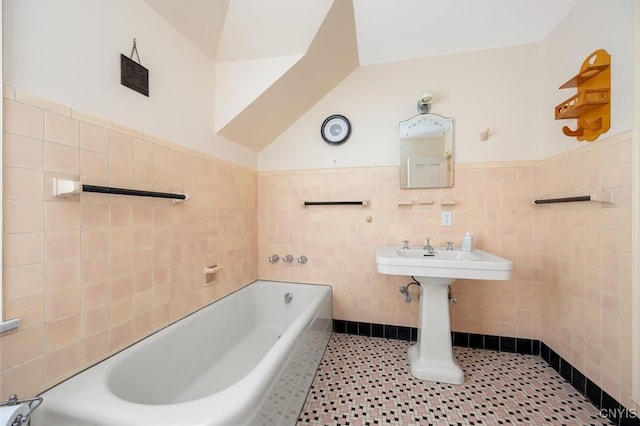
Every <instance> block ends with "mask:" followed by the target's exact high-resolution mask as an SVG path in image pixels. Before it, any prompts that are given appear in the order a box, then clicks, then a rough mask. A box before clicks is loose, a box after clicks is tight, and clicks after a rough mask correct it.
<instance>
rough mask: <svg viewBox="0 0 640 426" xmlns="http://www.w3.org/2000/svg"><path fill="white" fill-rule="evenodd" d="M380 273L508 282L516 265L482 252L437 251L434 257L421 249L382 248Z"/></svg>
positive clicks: (377, 254) (377, 251)
mask: <svg viewBox="0 0 640 426" xmlns="http://www.w3.org/2000/svg"><path fill="white" fill-rule="evenodd" d="M376 263H377V264H378V272H380V273H382V274H390V275H407V276H420V277H431V278H453V279H478V280H509V279H511V270H512V269H513V262H511V261H510V260H507V259H503V258H502V257H499V256H496V255H493V254H491V253H487V252H486V251H483V250H474V251H471V252H469V251H462V250H445V249H436V250H435V254H434V255H433V256H431V255H429V253H428V252H427V251H426V250H423V249H419V248H411V249H402V248H401V247H400V246H382V247H378V249H377V250H376Z"/></svg>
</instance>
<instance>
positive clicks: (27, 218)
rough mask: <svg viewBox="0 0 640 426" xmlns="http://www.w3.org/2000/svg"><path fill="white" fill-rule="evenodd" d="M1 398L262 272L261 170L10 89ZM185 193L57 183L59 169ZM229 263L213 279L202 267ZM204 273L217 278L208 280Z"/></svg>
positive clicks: (62, 173) (49, 379)
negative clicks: (7, 325)
mask: <svg viewBox="0 0 640 426" xmlns="http://www.w3.org/2000/svg"><path fill="white" fill-rule="evenodd" d="M5 97H6V99H5V100H4V141H3V148H4V167H3V172H4V236H3V238H4V246H3V250H4V259H3V261H4V270H3V274H4V275H3V286H4V298H3V299H4V300H3V303H4V305H3V307H4V310H5V317H6V318H13V317H18V318H20V320H21V326H20V328H19V329H18V330H16V331H12V332H8V333H5V334H3V335H2V337H1V338H0V354H1V356H0V371H1V373H0V374H1V376H0V379H1V380H0V383H1V385H0V387H1V389H0V400H6V399H7V398H8V396H9V394H11V393H17V394H18V395H20V396H27V395H33V394H35V393H37V392H38V391H40V390H43V389H45V388H47V387H49V386H51V385H53V384H55V383H57V382H59V381H61V380H62V379H64V378H66V377H68V376H70V375H71V374H73V373H75V372H77V371H79V370H80V369H82V368H84V367H86V366H89V365H91V364H94V363H96V362H97V361H99V360H101V359H103V358H105V357H106V356H108V355H110V354H113V353H114V352H116V351H118V350H120V349H122V348H123V347H125V346H127V345H129V344H131V343H133V342H135V341H137V340H139V339H141V338H143V337H144V336H147V335H148V334H150V333H152V332H154V331H156V330H158V329H159V328H161V327H163V326H165V325H167V324H169V323H171V322H173V321H175V320H176V319H178V318H181V317H183V316H184V315H186V314H188V313H190V312H193V311H194V310H196V309H198V308H199V307H202V306H204V305H206V304H208V303H210V302H211V301H214V300H216V299H218V298H220V297H222V296H224V295H226V294H228V293H229V292H231V291H233V290H235V289H237V288H239V287H241V286H243V285H245V284H247V283H249V282H252V281H254V280H255V279H256V278H257V265H256V261H255V259H256V256H257V248H256V245H255V242H256V241H257V238H258V237H257V174H256V172H255V171H252V170H248V169H244V168H242V167H238V166H235V165H232V164H229V163H226V162H224V161H220V160H218V159H215V158H213V157H210V156H206V155H203V154H201V153H198V152H195V151H191V150H188V149H184V148H181V147H180V146H178V145H174V144H171V143H169V142H167V141H163V140H159V139H157V138H154V137H152V136H150V135H146V134H144V133H142V132H139V131H136V130H133V129H128V128H126V127H124V126H120V125H118V124H116V123H112V122H110V121H108V120H103V119H100V118H96V117H91V116H89V115H86V114H82V113H78V112H76V111H73V110H72V109H71V108H67V107H64V106H62V105H58V104H54V103H51V102H48V101H46V100H42V99H38V98H36V97H33V96H29V95H26V94H21V93H19V92H18V93H16V92H15V90H13V88H5ZM53 177H64V178H71V179H78V180H80V181H82V182H83V183H89V184H94V185H110V186H115V187H124V188H135V189H142V190H157V191H162V192H186V193H188V194H190V195H191V199H190V200H189V201H187V202H184V203H176V204H174V203H173V202H172V201H171V200H164V199H152V198H140V197H131V196H120V195H106V194H92V193H83V194H79V195H73V196H70V197H69V198H57V197H53V196H52V178H53ZM212 264H220V265H222V266H223V267H224V269H222V270H221V272H219V276H218V281H217V282H215V283H211V282H210V281H211V279H209V282H207V278H206V277H205V275H204V273H203V268H204V267H205V266H207V265H212ZM205 284H211V285H209V286H206V285H205Z"/></svg>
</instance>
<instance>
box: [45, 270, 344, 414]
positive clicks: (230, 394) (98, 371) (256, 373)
mask: <svg viewBox="0 0 640 426" xmlns="http://www.w3.org/2000/svg"><path fill="white" fill-rule="evenodd" d="M257 283H258V284H259V283H264V284H265V285H280V284H284V285H294V286H298V285H302V286H314V287H319V288H325V290H323V291H322V293H321V294H319V295H317V297H314V298H313V299H312V301H311V303H310V304H309V305H308V307H309V308H312V309H305V310H304V311H302V313H301V315H300V316H299V317H296V319H295V320H294V321H293V322H292V323H291V324H290V325H289V326H288V327H287V329H286V331H285V332H284V333H283V334H282V336H281V338H280V339H278V341H276V342H275V343H274V345H273V347H272V348H277V349H278V350H272V349H270V350H269V351H268V352H267V353H266V354H265V356H264V357H263V358H262V359H261V360H260V362H259V364H257V365H261V366H263V367H272V368H260V369H259V368H253V369H252V370H251V371H250V372H249V373H247V374H246V375H245V376H244V377H242V378H241V379H240V380H238V381H237V382H235V383H233V384H232V385H230V386H229V387H228V388H226V389H224V390H223V391H222V392H219V393H217V394H213V395H207V396H205V397H202V398H198V399H194V400H190V401H184V402H178V403H170V404H145V403H138V402H133V401H129V400H127V399H124V398H121V397H119V396H117V395H116V394H114V393H113V392H112V391H111V388H110V386H109V373H110V372H111V371H112V370H113V368H115V366H117V365H118V361H120V362H122V360H114V358H116V357H121V356H123V355H122V353H123V352H125V351H126V350H128V349H130V348H132V347H133V346H136V345H137V344H139V343H142V342H144V341H146V340H148V339H150V338H152V337H153V336H157V335H158V334H159V333H162V332H165V333H166V330H167V329H168V328H170V327H171V326H174V325H175V324H176V323H179V322H181V321H183V320H185V319H187V318H190V317H192V316H194V315H196V314H197V313H198V312H201V311H203V310H204V309H206V308H209V307H210V306H211V305H213V304H215V303H217V302H219V301H222V300H224V299H226V298H228V297H229V296H232V295H233V294H236V293H238V292H240V291H241V290H243V289H246V288H247V287H249V286H251V285H253V284H257ZM327 303H328V304H330V305H331V312H333V306H332V304H333V288H332V287H331V286H330V285H327V284H312V283H298V282H289V281H275V280H260V279H258V280H254V281H252V282H250V283H248V284H246V285H244V286H242V287H240V288H238V289H236V290H234V291H233V292H231V293H229V294H227V295H225V296H223V297H221V298H220V299H217V300H215V301H213V302H211V303H208V304H207V305H205V306H203V307H201V308H199V309H197V310H196V311H194V312H191V313H189V314H188V315H185V316H184V317H182V318H179V319H178V320H176V321H173V322H172V323H170V324H168V325H166V326H164V327H162V328H161V329H158V330H157V331H155V332H153V333H152V334H150V335H148V336H145V337H144V338H142V339H140V340H138V341H136V342H134V343H132V344H131V345H128V346H126V347H125V348H122V349H120V350H119V351H117V352H116V353H114V354H111V355H109V356H108V357H106V358H104V359H102V360H100V361H99V362H97V363H95V364H92V365H90V366H88V367H86V368H84V369H82V370H81V371H79V372H77V373H75V374H74V375H72V376H70V377H68V378H66V379H65V380H63V381H61V382H60V383H57V384H55V385H53V386H51V387H50V388H48V389H46V390H44V391H42V392H41V393H39V396H43V397H45V401H44V403H45V404H46V402H47V401H46V400H47V396H46V395H45V394H46V393H47V392H49V391H52V390H54V389H56V388H57V387H60V386H62V385H63V384H64V385H65V386H70V388H69V389H65V390H66V391H68V394H72V395H75V392H82V390H83V389H86V388H87V387H90V389H91V391H92V392H96V393H97V394H96V396H97V397H98V398H99V400H100V406H106V407H109V408H113V409H114V411H113V412H118V414H119V415H120V413H121V412H119V411H117V410H118V409H119V408H125V409H126V408H132V409H134V415H133V416H129V415H128V414H127V417H125V418H128V419H129V420H130V421H133V422H134V423H132V424H138V423H135V422H144V420H145V419H147V420H148V418H149V417H151V418H157V417H159V416H160V417H162V418H163V419H164V420H166V421H168V422H176V421H180V422H187V423H189V424H194V425H200V424H208V423H203V421H205V420H203V418H202V416H203V414H202V413H204V412H206V409H209V410H210V409H211V406H212V405H213V406H216V404H222V403H223V402H224V406H225V412H226V413H227V416H226V417H231V419H233V416H236V415H237V414H238V413H240V412H242V411H243V410H244V409H245V408H246V405H247V404H249V405H251V406H256V405H257V403H258V402H259V399H258V400H256V398H259V397H260V396H261V394H255V393H254V394H251V396H253V397H254V398H253V399H251V400H250V401H247V398H246V396H247V392H246V388H247V386H248V385H250V384H255V383H256V382H257V383H258V384H264V385H265V386H267V389H268V388H269V387H270V384H269V383H270V381H269V379H270V377H271V376H273V375H274V374H275V373H274V371H275V372H277V371H280V368H281V364H283V363H284V362H285V361H286V360H287V359H288V353H287V352H282V351H281V350H280V348H283V347H284V348H285V349H288V348H291V346H292V345H293V344H295V338H296V337H298V336H299V335H300V333H301V332H302V331H303V330H305V329H306V328H307V327H308V326H309V324H310V323H311V322H312V321H313V319H314V318H316V317H317V315H318V313H319V312H320V311H321V309H322V308H323V306H324V305H325V304H327ZM330 332H331V330H330ZM325 349H326V348H325ZM281 353H284V356H283V355H281ZM90 369H93V371H94V373H93V374H86V375H84V376H83V375H82V373H85V372H87V371H88V370H90ZM89 377H92V378H97V379H98V380H88V378H89ZM71 379H75V380H74V381H73V382H72V383H71V384H69V382H70V381H71ZM243 397H244V398H243ZM49 398H51V396H49ZM230 401H231V402H230ZM56 402H57V401H56V400H54V401H53V403H56ZM95 404H97V403H93V404H90V405H89V406H78V407H76V408H77V410H76V411H74V412H75V413H80V414H82V415H81V416H80V417H78V418H76V417H75V416H73V417H72V419H73V420H74V421H79V420H80V419H83V418H95V417H96V414H95V412H96V411H95V408H96V407H95ZM43 408H44V407H43ZM83 409H84V410H86V412H83ZM43 411H45V410H42V411H40V413H42V412H43ZM99 411H100V413H101V414H105V417H104V419H103V421H104V422H106V423H96V424H105V425H106V424H112V422H113V421H118V420H119V421H121V420H122V418H119V419H114V418H112V416H111V415H109V412H104V411H102V410H99ZM176 411H180V412H181V413H187V417H180V418H179V419H178V418H175V416H172V414H173V415H175V414H176ZM110 412H111V411H110ZM65 413H66V412H65ZM38 414H39V413H36V416H35V417H36V418H38V417H39V415H38ZM48 414H49V416H52V420H55V417H56V416H58V415H60V412H59V410H54V411H50V412H49V413H48ZM66 414H68V413H66ZM91 414H92V415H91ZM225 420H226V419H225V418H221V419H219V420H218V419H216V421H222V422H224V421H225ZM140 424H142V423H140ZM216 424H217V423H216ZM223 424H224V423H223ZM36 425H37V424H36Z"/></svg>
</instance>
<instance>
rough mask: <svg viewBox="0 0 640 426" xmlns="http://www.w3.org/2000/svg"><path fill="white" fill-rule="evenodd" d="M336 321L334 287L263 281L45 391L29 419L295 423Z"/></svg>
mask: <svg viewBox="0 0 640 426" xmlns="http://www.w3.org/2000/svg"><path fill="white" fill-rule="evenodd" d="M287 293H291V295H292V296H293V299H292V300H291V302H290V303H285V295H286V294H287ZM332 317H333V311H332V302H331V288H330V287H328V286H320V285H308V284H293V283H278V282H271V281H256V282H254V283H252V284H250V285H248V286H246V287H244V288H242V289H240V290H238V291H236V292H235V293H232V294H230V295H229V296H227V297H225V298H223V299H221V300H219V301H217V302H215V303H212V304H211V305H209V306H207V307H205V308H203V309H201V310H199V311H198V312H195V313H194V314H192V315H190V316H188V317H186V318H184V319H182V320H180V321H178V322H176V323H174V324H172V325H170V326H169V327H166V328H164V329H162V330H160V331H159V332H157V333H155V334H153V335H151V336H149V337H147V338H146V339H144V340H142V341H140V342H138V343H136V344H135V345H132V346H131V347H129V348H127V349H126V350H124V351H122V352H119V353H118V354H116V355H114V356H112V357H110V358H108V359H106V360H104V361H103V362H101V363H99V364H97V365H95V366H93V367H91V368H89V369H87V370H85V371H82V372H81V373H79V374H77V375H75V376H74V377H72V378H70V379H69V380H66V381H65V382H62V383H61V384H59V385H57V386H55V387H53V388H51V389H49V390H48V391H46V392H44V393H43V394H42V395H41V396H42V397H43V398H44V402H43V403H42V406H41V407H39V408H38V409H37V410H35V411H34V413H33V416H32V420H31V425H32V426H57V425H60V426H63V425H64V426H71V425H83V426H84V425H145V426H150V425H154V426H160V425H167V426H169V425H172V426H173V425H203V426H204V425H234V426H235V425H261V426H262V425H294V424H295V423H296V421H297V418H298V414H299V411H300V409H301V408H302V405H303V404H304V401H305V398H306V395H307V393H308V390H309V387H310V386H311V382H312V381H313V377H314V375H315V372H316V370H317V368H318V365H319V363H320V359H321V358H322V354H323V353H324V350H325V348H326V345H327V342H328V340H329V337H330V335H331V329H332Z"/></svg>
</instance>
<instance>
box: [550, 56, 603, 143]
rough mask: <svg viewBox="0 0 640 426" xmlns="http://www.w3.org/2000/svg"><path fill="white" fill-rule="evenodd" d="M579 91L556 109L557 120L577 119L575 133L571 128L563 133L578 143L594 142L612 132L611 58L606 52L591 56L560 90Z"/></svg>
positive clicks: (566, 128)
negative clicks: (604, 134) (602, 135)
mask: <svg viewBox="0 0 640 426" xmlns="http://www.w3.org/2000/svg"><path fill="white" fill-rule="evenodd" d="M571 87H576V88H577V93H576V94H575V95H574V96H572V97H570V98H569V99H567V100H566V101H564V102H562V103H561V104H559V105H557V106H556V108H555V119H556V120H564V119H572V118H577V119H578V126H577V128H576V130H571V129H570V128H569V127H568V126H564V127H563V128H562V133H564V134H565V135H567V136H571V137H576V138H577V139H578V140H579V141H588V142H593V141H594V140H596V139H597V138H598V137H599V136H600V135H601V134H602V133H604V132H606V131H607V130H609V121H610V117H611V99H610V97H611V56H610V55H609V54H608V53H607V51H606V50H604V49H599V50H596V51H595V52H593V53H592V54H591V55H589V56H588V57H587V58H586V59H585V60H584V62H583V63H582V66H581V67H580V72H579V73H578V74H577V75H575V76H574V77H572V78H571V79H570V80H569V81H567V82H566V83H564V84H563V85H562V86H560V89H567V88H571Z"/></svg>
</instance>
